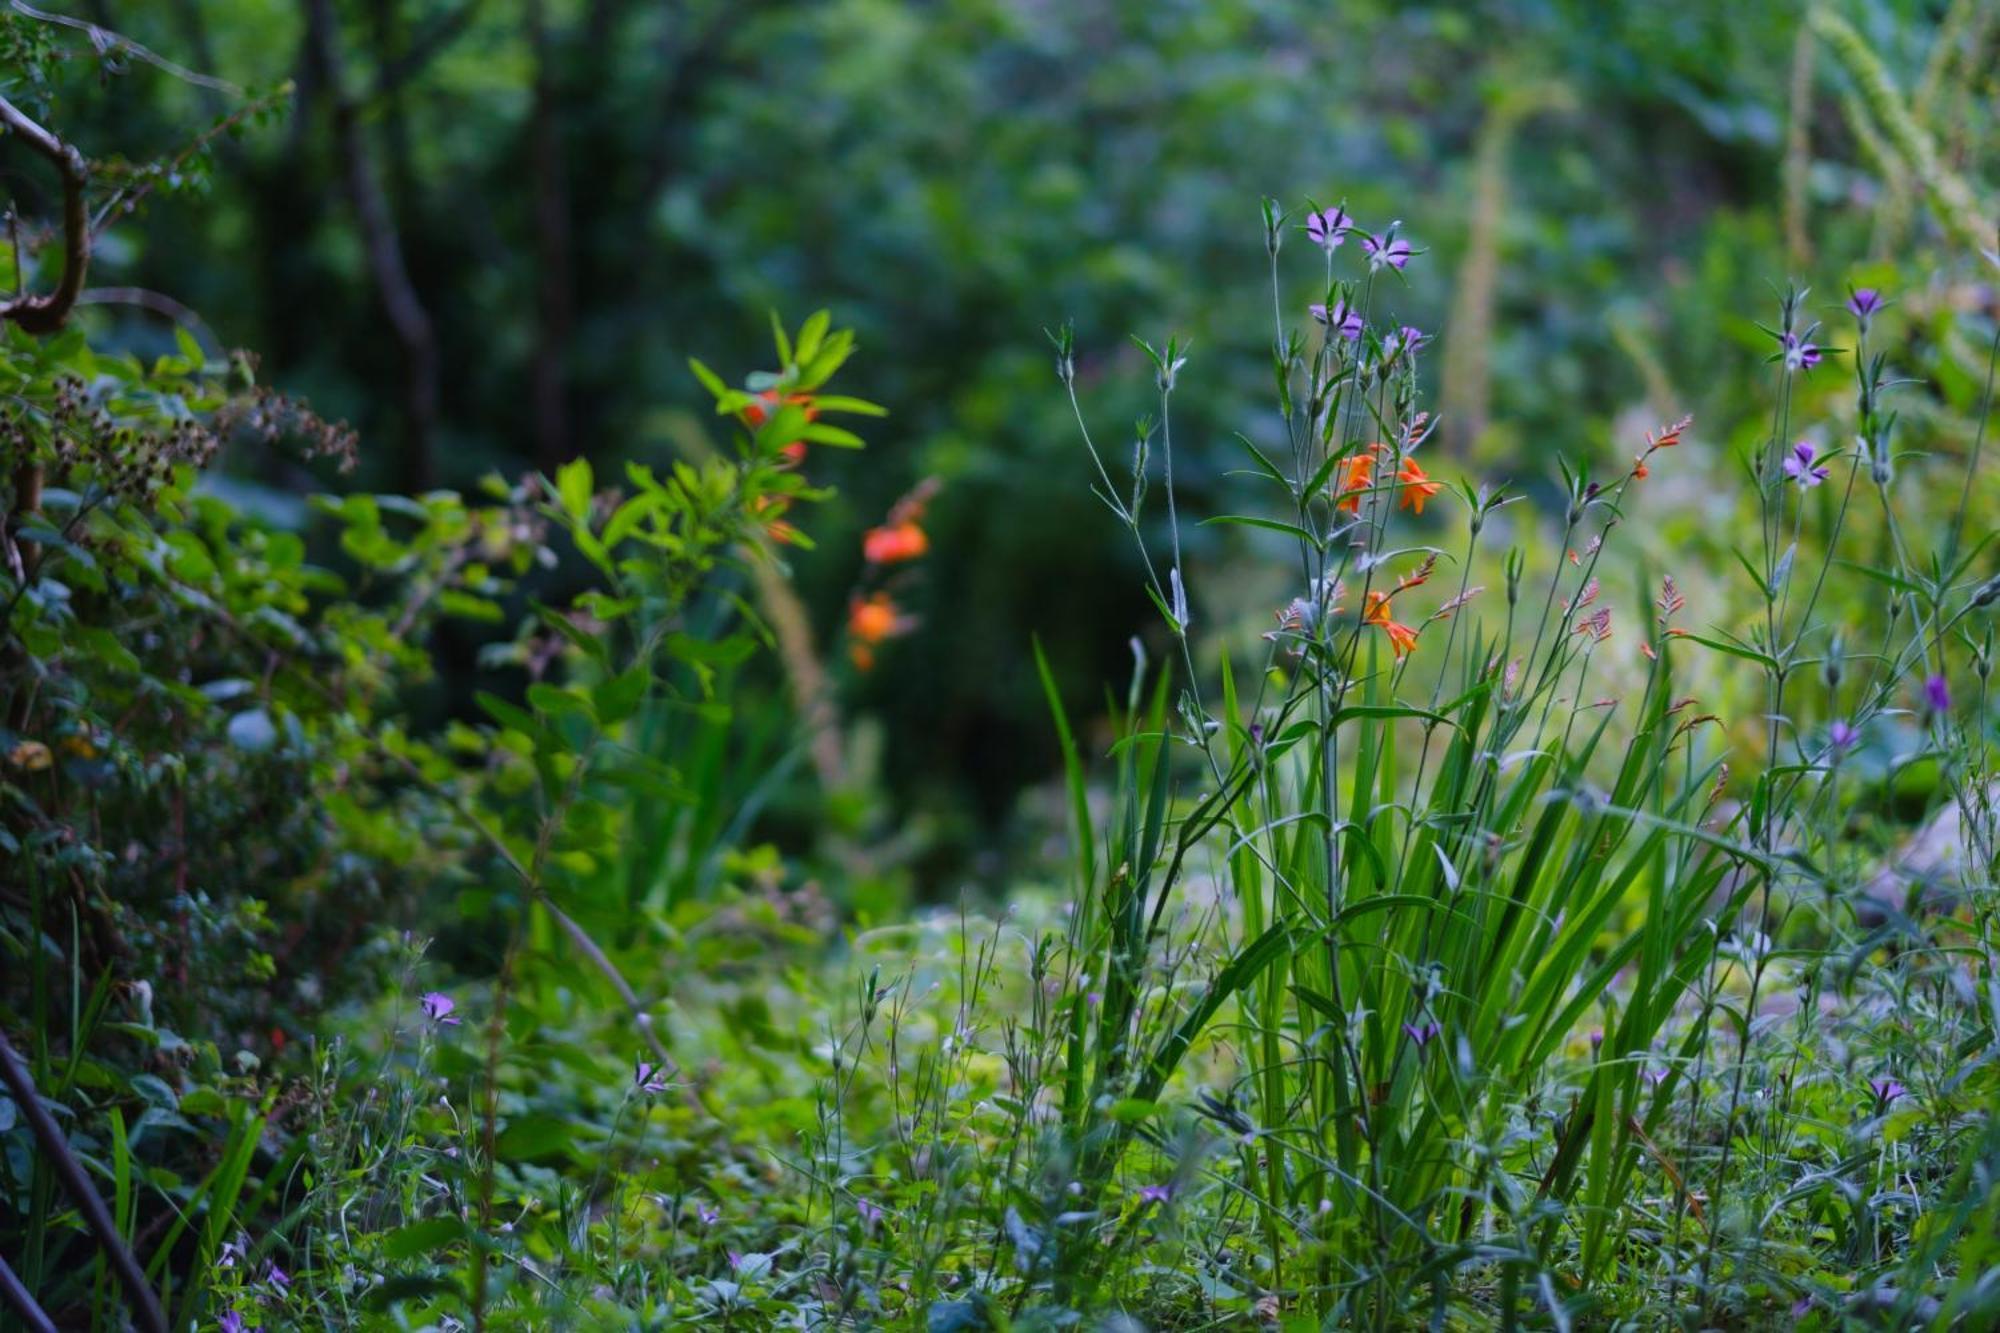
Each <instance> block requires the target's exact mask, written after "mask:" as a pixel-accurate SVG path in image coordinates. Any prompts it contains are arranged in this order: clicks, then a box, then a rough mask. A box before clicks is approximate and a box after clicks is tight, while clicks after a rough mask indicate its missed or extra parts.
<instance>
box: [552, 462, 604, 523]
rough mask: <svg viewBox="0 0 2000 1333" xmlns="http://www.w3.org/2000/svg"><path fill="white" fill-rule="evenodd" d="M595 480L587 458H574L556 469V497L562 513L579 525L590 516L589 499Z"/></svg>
mask: <svg viewBox="0 0 2000 1333" xmlns="http://www.w3.org/2000/svg"><path fill="white" fill-rule="evenodd" d="M595 484H596V479H595V477H594V476H593V475H592V473H591V470H590V460H589V459H588V458H576V459H572V460H570V461H569V462H567V463H564V464H563V465H562V466H561V467H559V468H557V469H556V495H557V497H558V498H559V499H561V501H562V507H563V511H564V512H565V513H567V514H568V515H569V516H570V517H571V518H573V519H575V520H577V522H579V523H581V522H582V521H583V520H584V519H586V518H588V517H589V515H590V497H591V494H592V493H593V491H594V489H595Z"/></svg>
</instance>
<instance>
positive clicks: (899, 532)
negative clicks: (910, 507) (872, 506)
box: [861, 522, 931, 565]
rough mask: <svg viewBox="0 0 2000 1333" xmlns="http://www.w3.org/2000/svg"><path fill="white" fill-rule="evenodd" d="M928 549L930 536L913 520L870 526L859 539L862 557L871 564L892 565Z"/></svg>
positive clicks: (917, 556) (912, 558) (921, 553)
mask: <svg viewBox="0 0 2000 1333" xmlns="http://www.w3.org/2000/svg"><path fill="white" fill-rule="evenodd" d="M930 549H931V540H930V538H929V537H928V536H926V535H925V533H924V530H923V528H922V527H921V526H920V525H919V524H917V523H915V522H903V523H895V524H889V525H886V526H883V527H879V528H870V529H868V532H867V535H865V536H864V537H862V539H861V555H862V558H863V559H865V560H866V561H867V562H868V563H869V564H871V565H894V564H899V563H901V562H902V561H905V560H915V559H917V558H919V557H920V556H922V555H923V554H924V553H925V552H926V551H928V550H930Z"/></svg>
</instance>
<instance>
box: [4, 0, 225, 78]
mask: <svg viewBox="0 0 2000 1333" xmlns="http://www.w3.org/2000/svg"><path fill="white" fill-rule="evenodd" d="M9 2H10V8H12V9H13V11H14V12H15V13H16V14H19V15H21V16H22V17H23V18H31V19H34V20H35V21H36V22H38V23H53V24H55V25H56V26H58V27H62V28H74V29H76V30H77V31H78V32H80V33H82V34H84V36H86V37H88V38H89V39H90V44H91V46H92V47H93V48H95V49H96V50H97V51H98V52H99V53H100V54H102V53H103V52H107V51H113V52H117V53H118V54H120V55H128V56H131V57H132V58H133V59H134V60H139V61H143V62H145V63H146V64H148V65H151V66H152V67H153V68H154V69H158V70H163V71H165V72H166V73H168V74H171V75H173V76H174V77H175V78H177V79H180V80H182V81H183V82H185V83H191V84H193V85H194V86H195V87H197V88H207V89H210V90H212V91H214V92H219V93H231V94H235V95H238V96H241V95H242V92H243V90H242V89H241V88H238V87H237V86H236V85H235V84H233V83H230V82H229V81H228V80H226V79H218V78H213V77H211V76H210V75H207V74H197V73H195V72H194V71H193V70H191V69H189V68H187V67H186V66H184V65H176V64H175V63H174V62H173V61H171V60H168V59H167V58H166V57H165V56H162V55H158V54H156V53H154V52H153V51H150V50H148V49H147V48H145V47H143V46H141V45H139V43H137V42H135V41H133V40H132V39H131V38H130V37H127V36H126V35H125V34H123V33H120V32H113V31H112V30H111V29H109V28H106V27H101V26H99V25H98V24H95V23H92V22H90V21H89V20H87V19H80V18H72V17H71V16H70V15H68V14H51V13H49V12H48V11H47V10H45V9H37V8H35V7H34V6H33V5H31V4H28V3H27V2H26V0H9Z"/></svg>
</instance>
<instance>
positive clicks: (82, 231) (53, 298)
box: [0, 97, 90, 333]
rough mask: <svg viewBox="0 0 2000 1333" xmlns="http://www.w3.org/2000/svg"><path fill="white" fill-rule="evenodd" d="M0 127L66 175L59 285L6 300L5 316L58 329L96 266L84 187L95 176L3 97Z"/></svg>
mask: <svg viewBox="0 0 2000 1333" xmlns="http://www.w3.org/2000/svg"><path fill="white" fill-rule="evenodd" d="M0 128H4V129H5V130H6V132H7V133H9V134H11V135H15V136H17V137H18V138H19V139H20V140H21V142H23V143H25V144H26V145H27V146H28V147H29V148H30V149H32V150H33V151H34V152H36V153H37V154H39V155H41V156H42V157H44V158H47V159H48V160H49V162H50V163H52V164H53V165H54V166H55V169H56V174H57V175H59V176H60V177H61V178H62V192H63V275H62V281H61V282H59V283H57V284H56V289H55V290H54V291H53V292H50V293H48V294H47V295H45V296H36V295H32V294H29V293H26V292H23V293H22V294H20V295H18V296H15V297H13V298H12V299H10V300H8V301H6V302H4V303H0V319H5V320H11V321H12V322H14V323H16V324H18V325H20V326H21V327H22V328H23V329H25V330H26V331H28V332H29V333H54V332H55V331H56V330H58V329H60V328H61V327H62V326H63V325H64V324H65V323H66V322H67V321H68V320H69V312H70V307H72V306H74V305H75V304H76V295H77V293H78V292H80V291H82V290H83V274H84V270H85V269H86V268H88V267H89V266H90V210H89V208H88V207H86V205H85V203H84V198H83V187H84V185H85V184H86V183H87V182H88V181H89V179H90V170H89V168H88V167H87V166H86V165H85V164H84V160H83V154H82V153H79V152H77V151H76V149H75V148H74V147H73V146H72V145H70V144H66V143H64V142H63V141H62V140H61V139H58V138H57V137H56V136H55V135H53V134H51V133H49V132H48V131H47V130H45V129H43V128H42V127H41V126H40V125H38V124H36V123H35V122H34V121H33V120H31V119H29V117H28V116H27V114H26V113H24V112H23V111H22V110H21V109H20V108H19V107H17V106H15V105H14V104H13V103H12V102H10V101H8V100H7V99H6V98H4V97H0Z"/></svg>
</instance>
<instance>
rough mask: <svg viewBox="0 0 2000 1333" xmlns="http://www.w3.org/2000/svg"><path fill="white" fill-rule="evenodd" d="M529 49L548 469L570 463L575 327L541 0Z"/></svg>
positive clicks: (541, 444) (538, 378)
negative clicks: (569, 365)
mask: <svg viewBox="0 0 2000 1333" xmlns="http://www.w3.org/2000/svg"><path fill="white" fill-rule="evenodd" d="M529 28H530V32H531V33H532V36H533V41H534V48H535V101H534V115H533V116H532V117H531V118H530V123H529V126H528V133H529V136H530V138H529V155H530V158H531V160H532V164H533V166H532V170H533V175H534V185H535V204H534V216H535V270H536V272H535V306H536V313H537V315H538V319H537V321H536V325H537V326H536V332H535V360H534V365H533V367H532V368H531V371H530V376H529V380H530V386H531V392H532V393H533V396H534V415H535V460H536V462H537V463H538V464H540V466H541V467H542V468H543V469H545V470H549V471H553V470H554V469H555V468H556V467H557V466H559V465H560V464H562V463H565V462H567V461H569V458H570V455H571V454H572V453H573V452H574V450H573V448H572V445H571V442H570V430H569V405H568V401H567V399H568V384H567V379H568V377H567V376H566V375H565V374H564V366H563V363H564V359H565V358H566V357H567V356H568V354H569V344H570V331H571V328H572V326H573V325H574V323H575V308H576V298H575V291H574V285H573V283H572V281H571V278H570V218H569V183H568V180H567V179H566V178H565V175H564V172H563V145H562V121H561V114H562V112H561V105H560V97H559V93H558V89H557V85H556V63H555V51H554V49H553V43H552V40H551V38H550V35H549V28H548V21H547V15H546V13H545V12H544V6H543V4H542V0H534V3H533V4H532V5H531V6H530V9H529Z"/></svg>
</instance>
